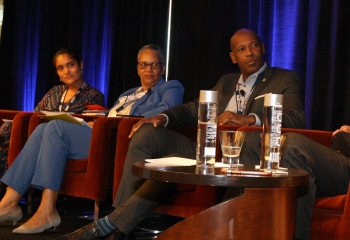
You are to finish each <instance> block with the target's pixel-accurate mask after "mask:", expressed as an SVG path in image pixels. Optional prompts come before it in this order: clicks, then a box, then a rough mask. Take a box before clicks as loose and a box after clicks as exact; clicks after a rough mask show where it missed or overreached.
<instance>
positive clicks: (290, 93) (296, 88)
mask: <svg viewBox="0 0 350 240" xmlns="http://www.w3.org/2000/svg"><path fill="white" fill-rule="evenodd" d="M240 75H241V74H240V73H231V74H227V75H224V76H222V77H221V78H220V79H219V81H218V83H217V84H216V86H215V87H214V88H213V89H212V90H215V91H218V92H219V98H218V114H219V115H220V114H221V113H223V112H224V111H225V109H226V106H227V104H228V103H229V101H230V99H231V97H232V96H233V94H234V92H235V90H236V84H237V82H238V80H239V77H240ZM257 81H258V84H257V85H256V87H255V88H254V90H253V92H252V93H251V95H250V97H249V99H248V101H247V106H246V109H245V111H244V114H245V115H246V114H249V113H254V114H256V115H257V116H258V117H259V118H260V120H261V121H262V119H263V108H264V98H263V97H262V98H259V99H255V97H257V96H260V95H264V94H266V93H274V94H283V119H282V127H286V128H304V127H305V113H304V100H303V95H302V90H301V83H300V79H299V77H298V75H297V74H296V73H295V72H293V71H290V70H286V69H282V68H277V67H272V68H271V67H270V66H269V65H267V66H266V69H265V71H264V72H262V73H261V74H260V75H259V76H258V78H257ZM163 113H164V114H166V115H167V116H168V118H169V122H168V127H176V126H181V125H186V124H196V123H197V122H198V99H197V100H195V101H193V102H189V103H186V104H181V105H179V106H176V107H173V108H171V109H168V110H166V111H164V112H163Z"/></svg>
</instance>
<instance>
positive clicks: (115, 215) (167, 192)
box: [109, 124, 196, 234]
mask: <svg viewBox="0 0 350 240" xmlns="http://www.w3.org/2000/svg"><path fill="white" fill-rule="evenodd" d="M195 148H196V145H195V143H194V142H193V141H192V140H190V139H189V138H187V137H185V136H184V135H182V134H179V133H176V132H174V131H172V130H170V129H167V128H164V127H158V128H155V127H153V125H151V124H146V125H144V126H142V127H141V128H140V129H139V130H138V131H137V132H136V133H135V134H134V135H133V137H132V139H131V141H130V145H129V149H128V153H127V156H126V159H125V165H124V170H123V177H122V180H121V182H120V186H119V189H118V193H117V195H116V197H115V199H114V202H113V206H114V207H115V210H114V211H113V212H112V213H111V214H109V219H110V220H111V221H112V222H113V223H114V224H115V226H116V227H117V228H118V229H119V230H120V231H122V232H124V233H126V234H128V233H130V232H131V231H132V230H133V229H134V228H135V227H136V226H137V225H138V224H139V223H140V222H141V221H142V219H143V218H144V217H145V216H147V214H149V213H150V212H151V211H152V210H153V209H154V208H156V207H157V206H158V205H159V204H161V203H162V202H164V201H166V200H168V199H169V198H170V196H172V194H173V193H174V191H175V184H172V183H165V182H158V181H152V180H144V179H141V178H139V177H135V176H134V175H133V174H132V172H131V171H132V164H133V163H135V162H137V161H141V160H145V159H150V158H160V157H164V156H167V155H169V154H171V153H180V154H181V153H182V154H192V155H193V154H195Z"/></svg>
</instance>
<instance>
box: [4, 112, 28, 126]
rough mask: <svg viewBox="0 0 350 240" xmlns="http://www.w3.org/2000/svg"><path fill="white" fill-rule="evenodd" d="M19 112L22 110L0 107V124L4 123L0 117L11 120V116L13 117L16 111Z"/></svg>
mask: <svg viewBox="0 0 350 240" xmlns="http://www.w3.org/2000/svg"><path fill="white" fill-rule="evenodd" d="M21 112H23V111H19V110H6V109H0V124H3V123H4V122H3V121H2V119H11V120H13V118H14V117H15V116H16V115H17V114H18V113H21Z"/></svg>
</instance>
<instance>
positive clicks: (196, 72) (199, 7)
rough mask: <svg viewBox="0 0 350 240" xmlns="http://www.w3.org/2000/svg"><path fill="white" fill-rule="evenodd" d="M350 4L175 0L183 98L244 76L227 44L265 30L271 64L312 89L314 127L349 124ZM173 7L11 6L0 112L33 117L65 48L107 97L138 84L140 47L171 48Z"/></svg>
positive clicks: (174, 74)
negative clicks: (238, 35) (241, 32)
mask: <svg viewBox="0 0 350 240" xmlns="http://www.w3.org/2000/svg"><path fill="white" fill-rule="evenodd" d="M349 2H350V1H347V0H334V1H328V0H294V1H290V0H222V1H216V0H206V1H197V0H186V1H182V0H173V6H172V7H173V11H172V25H171V39H170V40H171V46H170V59H169V69H168V76H169V79H178V80H179V81H181V83H182V84H183V85H184V87H185V101H189V100H193V99H195V98H196V97H198V93H199V90H201V89H210V88H212V87H213V86H214V85H215V83H216V82H217V80H218V79H219V78H220V76H221V75H223V74H225V73H229V72H232V71H238V69H237V67H236V66H234V65H233V64H232V63H231V61H230V58H229V55H228V53H229V51H230V46H229V40H230V37H231V36H232V34H233V33H234V32H235V31H236V30H238V29H240V28H243V27H245V28H250V29H253V30H255V31H257V32H258V34H259V35H260V36H261V39H262V40H263V42H264V43H265V45H266V50H267V52H266V56H265V60H266V61H267V62H268V63H269V64H270V65H272V66H279V67H283V68H288V69H292V70H294V71H296V72H297V73H298V74H299V76H300V78H301V80H302V83H303V87H304V90H305V112H306V115H307V128H312V129H325V130H334V129H336V128H338V127H339V126H341V125H343V124H349V123H350V106H349V103H350V101H349V100H350V99H349V98H350V96H349V94H348V92H349V78H350V72H349V69H350V68H349V58H350V44H349V43H350V26H349V21H348V16H349V15H350V6H349V5H350V3H349ZM168 4H169V3H168V1H166V0H51V1H46V0H5V6H4V20H3V28H2V39H1V43H0V44H1V45H0V94H1V96H2V100H1V101H0V108H6V109H21V110H27V111H31V110H32V109H33V108H34V106H35V105H36V104H37V102H38V101H39V100H40V99H41V98H42V96H43V95H44V94H45V92H46V91H47V90H48V89H49V88H50V87H52V86H53V85H55V84H59V80H58V77H57V76H56V75H55V71H54V69H53V68H52V62H51V58H52V56H53V55H54V53H55V52H56V51H57V50H58V49H59V48H60V47H62V46H68V47H73V48H75V49H77V50H79V51H81V54H82V57H83V61H84V66H85V67H84V79H85V80H86V81H87V82H88V83H90V84H91V85H93V86H95V87H97V88H99V89H100V90H101V91H102V92H104V94H105V95H106V105H107V106H108V107H110V106H111V105H112V104H113V103H114V101H115V100H116V99H117V97H118V95H119V94H120V93H122V92H124V91H125V90H127V89H130V88H132V87H135V86H139V85H140V83H139V78H138V76H137V73H136V55H137V51H138V49H139V48H140V47H141V46H143V45H145V44H149V43H155V44H158V45H160V46H161V47H162V48H163V49H165V48H166V44H165V43H166V40H167V38H166V33H167V21H168V7H169V6H168Z"/></svg>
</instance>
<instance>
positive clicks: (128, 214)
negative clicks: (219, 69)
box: [59, 29, 305, 239]
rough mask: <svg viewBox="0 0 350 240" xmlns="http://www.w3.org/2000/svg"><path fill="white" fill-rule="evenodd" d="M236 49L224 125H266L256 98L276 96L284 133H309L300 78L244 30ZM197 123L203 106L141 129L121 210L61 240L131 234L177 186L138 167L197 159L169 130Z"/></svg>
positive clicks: (224, 99) (226, 81) (225, 88)
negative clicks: (268, 58)
mask: <svg viewBox="0 0 350 240" xmlns="http://www.w3.org/2000/svg"><path fill="white" fill-rule="evenodd" d="M230 45H231V52H230V57H231V59H232V62H233V63H234V64H238V66H239V68H240V73H232V74H227V75H224V76H223V77H221V78H220V80H219V82H218V83H217V84H216V86H215V87H214V88H213V89H212V90H216V91H218V92H219V94H218V96H219V97H218V114H219V117H218V124H235V125H261V120H262V116H263V102H264V98H256V97H258V96H263V95H264V94H266V93H274V94H283V120H282V124H283V127H289V128H303V127H304V124H305V115H304V110H303V109H304V104H303V98H302V94H301V86H300V80H299V77H298V76H297V74H296V73H295V72H292V71H289V70H286V69H281V68H275V67H270V66H269V65H268V64H267V63H265V62H264V60H263V55H264V54H265V46H264V44H263V43H262V42H261V40H260V38H259V37H258V35H257V34H256V33H255V32H253V31H251V30H248V29H240V30H238V31H237V32H236V33H235V34H234V35H233V36H232V38H231V41H230ZM197 122H198V100H196V101H193V102H190V103H187V104H182V105H179V106H177V107H174V108H171V109H169V110H166V111H164V112H162V113H161V114H160V115H157V116H154V117H150V118H144V119H142V120H141V121H139V122H138V123H136V124H135V125H134V126H133V129H132V132H131V133H130V137H132V139H131V142H130V146H129V149H128V153H127V157H126V160H125V165H124V172H123V177H122V180H121V183H120V186H119V190H118V193H117V195H116V198H115V200H114V203H113V206H114V207H116V209H115V210H114V211H113V212H112V213H111V214H109V215H108V216H106V217H105V218H102V219H99V220H97V221H95V222H94V223H91V224H89V225H87V226H86V227H84V228H82V229H79V230H77V231H76V232H74V233H72V234H69V235H66V236H64V237H62V238H59V239H97V238H98V237H101V236H106V235H109V233H110V232H112V231H113V230H114V229H117V231H114V235H115V236H114V237H116V235H118V236H119V237H122V236H123V235H124V234H128V233H130V232H131V231H132V230H133V229H134V227H136V226H137V224H138V223H139V222H140V221H141V220H142V219H143V218H144V217H145V216H146V215H147V214H148V213H150V212H151V211H152V210H153V209H154V208H155V207H157V206H158V205H159V204H160V203H161V202H163V201H166V200H167V199H168V197H169V196H171V193H172V192H174V184H171V183H164V182H157V181H152V180H144V179H140V178H138V177H135V176H133V175H132V173H131V168H132V164H133V163H134V162H137V161H141V160H144V159H150V158H159V157H164V156H166V155H169V154H171V153H183V154H195V149H196V143H195V142H193V141H192V140H190V139H188V138H187V137H185V136H183V135H181V134H178V133H176V132H174V131H172V130H170V129H169V127H176V126H181V125H186V124H196V123H197ZM167 127H168V128H167ZM123 233H124V234H123ZM91 236H92V238H89V237H91Z"/></svg>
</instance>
